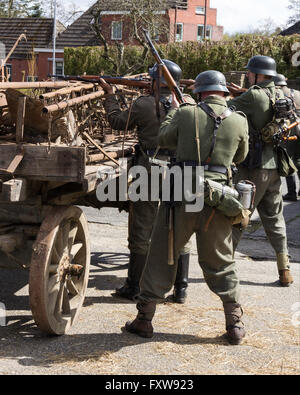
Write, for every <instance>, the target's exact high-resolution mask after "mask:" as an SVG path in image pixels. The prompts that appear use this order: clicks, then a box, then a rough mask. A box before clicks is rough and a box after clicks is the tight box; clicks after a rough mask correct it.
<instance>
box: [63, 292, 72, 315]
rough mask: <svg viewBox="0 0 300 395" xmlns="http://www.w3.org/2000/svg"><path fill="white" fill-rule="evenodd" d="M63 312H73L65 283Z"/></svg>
mask: <svg viewBox="0 0 300 395" xmlns="http://www.w3.org/2000/svg"><path fill="white" fill-rule="evenodd" d="M62 313H63V314H64V315H69V314H70V313H71V306H70V298H69V293H68V290H67V287H66V284H64V290H63V302H62Z"/></svg>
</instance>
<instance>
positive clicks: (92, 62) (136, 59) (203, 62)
mask: <svg viewBox="0 0 300 395" xmlns="http://www.w3.org/2000/svg"><path fill="white" fill-rule="evenodd" d="M295 42H300V35H299V34H295V35H292V36H286V37H284V36H273V37H266V36H257V35H249V34H245V35H240V36H239V37H238V38H236V39H234V40H228V41H222V42H214V41H208V42H205V43H198V42H194V41H188V42H182V43H178V42H177V43H170V44H161V45H157V46H156V48H157V49H158V51H159V52H160V55H161V56H162V58H165V59H170V60H173V61H174V62H175V63H177V64H179V65H180V67H181V68H182V70H183V78H195V77H196V75H197V74H198V73H200V72H202V71H205V70H208V69H210V70H219V71H223V72H226V71H239V70H240V71H241V70H244V66H245V65H246V64H247V61H248V59H249V58H251V57H252V56H254V55H267V56H271V57H273V58H274V59H275V60H276V62H277V71H278V73H282V74H284V75H286V77H288V78H289V79H293V78H296V77H297V76H299V74H300V73H299V67H294V66H293V65H292V64H291V59H292V55H293V52H292V45H293V44H294V43H295ZM142 53H143V48H142V47H139V46H125V47H124V57H123V61H122V63H119V72H120V74H126V73H127V71H128V68H129V67H133V66H134V65H138V66H137V67H136V69H135V70H134V74H137V73H143V72H147V71H148V67H149V66H150V65H152V64H153V62H154V60H153V57H152V55H151V54H150V53H149V52H148V54H147V56H146V58H143V56H142ZM103 55H104V52H103V47H80V48H65V73H66V74H69V75H79V74H83V73H84V72H86V73H87V74H100V73H103V74H111V75H115V74H116V70H115V69H114V66H113V64H112V63H111V62H108V61H107V60H105V58H104V56H103ZM109 55H110V56H111V58H113V59H114V61H115V62H118V60H117V59H118V52H117V50H116V47H114V46H111V47H109Z"/></svg>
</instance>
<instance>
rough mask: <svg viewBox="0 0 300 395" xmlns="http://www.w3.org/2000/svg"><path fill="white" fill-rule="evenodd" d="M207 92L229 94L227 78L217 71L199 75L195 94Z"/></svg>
mask: <svg viewBox="0 0 300 395" xmlns="http://www.w3.org/2000/svg"><path fill="white" fill-rule="evenodd" d="M207 91H220V92H225V93H229V90H228V89H227V88H226V78H225V76H224V74H222V73H220V71H216V70H208V71H203V72H202V73H200V74H198V75H197V77H196V80H195V84H194V90H193V93H201V92H207Z"/></svg>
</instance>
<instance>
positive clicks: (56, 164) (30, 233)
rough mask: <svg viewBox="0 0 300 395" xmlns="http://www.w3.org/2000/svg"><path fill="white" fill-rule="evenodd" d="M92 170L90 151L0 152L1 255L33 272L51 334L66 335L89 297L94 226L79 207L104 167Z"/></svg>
mask: <svg viewBox="0 0 300 395" xmlns="http://www.w3.org/2000/svg"><path fill="white" fill-rule="evenodd" d="M133 143H134V142H133V141H132V142H127V152H130V150H128V146H130V145H133ZM115 149H116V147H115V146H114V150H115ZM114 152H115V151H114ZM86 162H87V161H86V148H85V147H65V146H52V147H48V146H38V145H30V144H22V145H20V144H13V143H5V144H0V180H1V192H0V255H1V254H2V255H3V254H4V255H5V256H6V257H10V258H11V259H12V260H14V261H15V262H16V263H17V264H19V265H20V266H22V267H24V268H29V299H30V307H31V310H32V314H33V318H34V320H35V322H36V324H37V325H38V327H39V328H40V329H41V330H42V331H43V332H46V333H47V334H55V335H62V334H64V333H66V332H67V331H68V329H69V328H70V327H71V326H72V325H73V324H74V322H75V321H76V318H77V317H78V314H79V311H80V308H81V306H82V303H83V301H84V297H85V293H86V289H87V284H88V278H89V265H90V243H89V232H88V224H87V220H86V218H85V216H84V214H83V212H82V210H81V208H79V207H78V206H75V205H74V204H77V203H80V202H81V201H82V200H83V199H85V198H86V197H87V196H89V195H91V194H93V193H94V192H95V189H96V186H97V183H98V182H99V180H98V179H97V170H98V169H99V166H101V165H97V166H88V165H86ZM105 165H106V166H107V165H109V166H112V167H116V164H115V163H114V162H111V161H109V160H108V161H106V162H105ZM87 204H88V203H87ZM103 205H105V203H104V204H103ZM99 207H100V202H99ZM26 248H27V249H28V248H30V249H31V259H30V262H27V261H26V258H25V255H26V252H25V250H26Z"/></svg>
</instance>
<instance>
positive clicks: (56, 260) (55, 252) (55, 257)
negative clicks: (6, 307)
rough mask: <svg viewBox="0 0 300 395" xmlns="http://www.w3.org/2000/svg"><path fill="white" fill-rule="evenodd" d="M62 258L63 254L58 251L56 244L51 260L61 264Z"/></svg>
mask: <svg viewBox="0 0 300 395" xmlns="http://www.w3.org/2000/svg"><path fill="white" fill-rule="evenodd" d="M60 260H61V255H60V254H59V253H58V251H57V248H56V246H55V245H54V246H53V249H52V257H51V262H52V263H53V264H57V265H58V264H59V261H60Z"/></svg>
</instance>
